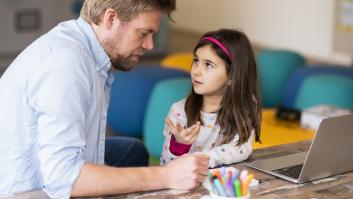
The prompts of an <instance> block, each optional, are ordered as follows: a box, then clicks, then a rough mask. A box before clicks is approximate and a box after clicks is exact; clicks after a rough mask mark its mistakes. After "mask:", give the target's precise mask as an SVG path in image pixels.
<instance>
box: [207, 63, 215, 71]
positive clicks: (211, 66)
mask: <svg viewBox="0 0 353 199" xmlns="http://www.w3.org/2000/svg"><path fill="white" fill-rule="evenodd" d="M206 68H207V70H209V69H212V68H214V67H213V65H212V64H211V63H208V62H207V63H206Z"/></svg>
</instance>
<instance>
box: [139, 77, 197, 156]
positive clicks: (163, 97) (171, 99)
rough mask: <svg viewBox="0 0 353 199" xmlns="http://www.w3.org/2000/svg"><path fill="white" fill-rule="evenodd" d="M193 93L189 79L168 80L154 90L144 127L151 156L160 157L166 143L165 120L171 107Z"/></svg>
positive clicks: (161, 82) (145, 138) (145, 141)
mask: <svg viewBox="0 0 353 199" xmlns="http://www.w3.org/2000/svg"><path fill="white" fill-rule="evenodd" d="M190 91H191V80H190V78H189V77H177V78H168V79H165V80H162V81H160V82H158V83H157V84H156V85H155V87H154V88H153V91H152V94H151V96H150V100H149V102H148V104H147V108H146V109H147V110H146V114H145V118H144V125H143V138H144V143H145V145H146V147H147V149H148V151H149V153H150V155H152V156H155V157H159V156H160V154H161V153H162V146H163V142H164V136H163V129H164V125H165V122H164V119H165V118H166V117H167V115H168V111H169V109H170V107H171V105H172V104H173V103H175V102H177V101H179V100H181V99H182V98H184V97H185V96H187V95H188V93H189V92H190Z"/></svg>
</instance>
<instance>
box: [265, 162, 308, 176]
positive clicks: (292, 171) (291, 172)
mask: <svg viewBox="0 0 353 199" xmlns="http://www.w3.org/2000/svg"><path fill="white" fill-rule="evenodd" d="M302 168H303V164H298V165H294V166H290V167H284V168H280V169H275V170H272V171H273V172H275V173H279V174H281V175H284V176H288V177H291V178H295V179H298V178H299V175H300V171H301V170H302Z"/></svg>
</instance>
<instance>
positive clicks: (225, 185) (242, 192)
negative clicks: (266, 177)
mask: <svg viewBox="0 0 353 199" xmlns="http://www.w3.org/2000/svg"><path fill="white" fill-rule="evenodd" d="M208 179H209V180H210V183H211V195H213V196H216V198H220V197H219V196H221V197H231V198H249V197H250V193H249V184H250V183H251V182H252V180H253V179H254V175H253V174H252V173H248V171H247V170H243V171H239V170H238V169H236V168H234V167H221V168H217V169H212V170H210V171H209V173H208Z"/></svg>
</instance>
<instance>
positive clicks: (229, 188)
mask: <svg viewBox="0 0 353 199" xmlns="http://www.w3.org/2000/svg"><path fill="white" fill-rule="evenodd" d="M227 194H228V196H229V197H234V196H235V193H234V189H233V186H232V181H228V183H227Z"/></svg>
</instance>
